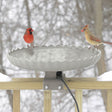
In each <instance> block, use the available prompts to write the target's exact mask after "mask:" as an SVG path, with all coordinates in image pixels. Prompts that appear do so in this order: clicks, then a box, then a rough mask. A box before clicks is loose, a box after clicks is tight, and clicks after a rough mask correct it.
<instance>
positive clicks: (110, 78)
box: [97, 71, 112, 81]
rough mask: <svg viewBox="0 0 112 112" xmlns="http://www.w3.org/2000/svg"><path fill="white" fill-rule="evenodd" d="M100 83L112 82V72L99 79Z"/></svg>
mask: <svg viewBox="0 0 112 112" xmlns="http://www.w3.org/2000/svg"><path fill="white" fill-rule="evenodd" d="M97 80H98V81H112V71H109V72H105V73H104V74H102V75H100V76H99V77H98V78H97Z"/></svg>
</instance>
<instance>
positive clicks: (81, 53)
mask: <svg viewBox="0 0 112 112" xmlns="http://www.w3.org/2000/svg"><path fill="white" fill-rule="evenodd" d="M100 57H101V52H100V50H98V49H96V48H87V47H75V46H71V47H70V46H69V47H68V46H57V47H53V46H49V47H34V48H22V49H17V50H13V51H12V52H10V53H9V54H8V59H9V61H10V62H11V63H12V64H14V65H16V66H18V67H21V68H25V69H30V70H38V71H45V72H46V74H47V78H49V77H52V75H54V76H53V77H52V78H54V77H56V76H55V75H56V72H57V71H66V70H73V69H81V68H85V67H88V66H90V65H94V64H96V63H97V62H98V60H99V59H100ZM48 74H50V75H49V76H48ZM45 82H46V83H47V85H49V86H50V85H51V84H49V80H47V81H45ZM53 82H54V81H53ZM56 82H57V81H56ZM57 85H59V83H58V84H57ZM53 88H54V86H53ZM55 88H56V87H55ZM51 89H52V87H51Z"/></svg>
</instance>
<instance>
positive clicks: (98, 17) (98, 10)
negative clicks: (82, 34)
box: [94, 0, 107, 108]
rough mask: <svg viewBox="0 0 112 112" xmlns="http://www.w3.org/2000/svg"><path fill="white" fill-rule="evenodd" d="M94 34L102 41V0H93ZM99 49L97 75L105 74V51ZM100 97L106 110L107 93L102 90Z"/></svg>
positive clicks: (101, 48)
mask: <svg viewBox="0 0 112 112" xmlns="http://www.w3.org/2000/svg"><path fill="white" fill-rule="evenodd" d="M94 9H95V32H96V35H97V36H98V37H99V38H100V39H101V40H103V39H102V20H103V13H102V0H95V8H94ZM99 49H100V50H101V53H102V55H101V59H100V60H99V62H98V64H97V68H98V75H101V74H103V73H104V72H106V66H105V60H104V58H105V51H104V46H103V45H100V46H99ZM101 93H102V97H103V100H104V105H105V108H106V104H107V102H106V96H107V93H106V91H104V90H102V91H101Z"/></svg>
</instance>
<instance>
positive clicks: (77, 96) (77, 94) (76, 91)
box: [75, 89, 82, 112]
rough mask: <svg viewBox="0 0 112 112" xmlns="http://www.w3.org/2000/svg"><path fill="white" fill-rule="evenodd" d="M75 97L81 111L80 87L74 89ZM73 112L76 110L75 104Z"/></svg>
mask: <svg viewBox="0 0 112 112" xmlns="http://www.w3.org/2000/svg"><path fill="white" fill-rule="evenodd" d="M75 98H76V100H77V103H78V106H79V111H80V112H82V90H81V89H76V90H75ZM75 112H77V108H76V106H75Z"/></svg>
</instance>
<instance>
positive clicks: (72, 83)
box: [0, 78, 112, 112]
mask: <svg viewBox="0 0 112 112" xmlns="http://www.w3.org/2000/svg"><path fill="white" fill-rule="evenodd" d="M66 83H67V84H68V86H69V87H70V89H73V90H74V89H75V97H76V99H77V102H78V105H79V110H80V112H82V96H83V94H82V90H83V89H104V90H107V112H112V81H96V79H95V78H72V79H71V78H66ZM0 89H1V90H13V112H20V90H28V89H29V90H33V89H43V79H35V78H26V79H25V78H22V79H21V78H17V79H13V80H12V81H10V82H0ZM64 89H66V88H64ZM51 96H52V92H51V91H50V90H45V91H44V112H51V100H52V98H51ZM75 112H77V110H75Z"/></svg>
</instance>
